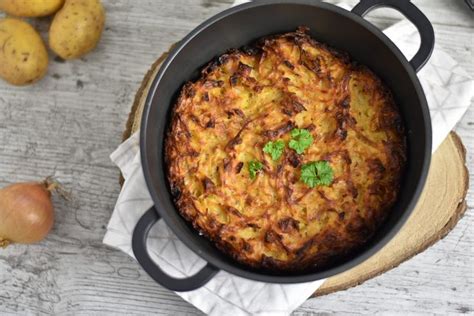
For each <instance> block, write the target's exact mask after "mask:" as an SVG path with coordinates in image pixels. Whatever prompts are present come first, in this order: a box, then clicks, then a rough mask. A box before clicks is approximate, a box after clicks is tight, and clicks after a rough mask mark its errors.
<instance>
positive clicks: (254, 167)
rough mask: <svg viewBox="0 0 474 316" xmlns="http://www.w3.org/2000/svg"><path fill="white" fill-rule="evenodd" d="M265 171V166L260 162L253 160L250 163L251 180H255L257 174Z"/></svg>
mask: <svg viewBox="0 0 474 316" xmlns="http://www.w3.org/2000/svg"><path fill="white" fill-rule="evenodd" d="M262 169H263V164H262V163H261V162H260V161H258V160H252V161H250V162H249V173H250V179H252V180H253V179H255V177H256V176H257V173H258V172H259V171H260V170H262Z"/></svg>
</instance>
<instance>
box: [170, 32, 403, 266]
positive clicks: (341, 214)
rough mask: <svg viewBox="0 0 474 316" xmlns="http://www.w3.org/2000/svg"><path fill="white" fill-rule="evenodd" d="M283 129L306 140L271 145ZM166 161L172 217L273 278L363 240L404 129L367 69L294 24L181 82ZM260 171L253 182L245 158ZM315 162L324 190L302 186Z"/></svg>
mask: <svg viewBox="0 0 474 316" xmlns="http://www.w3.org/2000/svg"><path fill="white" fill-rule="evenodd" d="M294 128H305V129H307V130H310V132H311V134H312V136H313V138H314V142H313V144H312V145H311V146H310V147H309V148H308V149H307V150H306V151H305V152H304V153H303V154H302V155H298V154H296V152H294V151H293V150H291V149H289V148H288V146H286V147H285V150H284V153H283V156H282V157H281V158H280V159H279V160H277V161H276V162H275V161H273V160H272V159H271V158H270V156H269V155H267V154H265V153H264V152H263V151H262V148H263V147H264V145H265V144H266V143H267V142H268V141H270V140H283V141H284V142H285V143H286V144H287V143H288V141H289V140H290V132H291V130H292V129H294ZM165 146H166V148H165V158H166V162H167V166H168V169H169V170H168V171H169V180H170V184H171V190H172V193H173V195H174V198H175V203H176V206H177V208H178V209H179V211H180V213H181V214H182V215H183V217H184V218H186V219H187V220H188V221H190V222H191V223H192V224H193V225H194V227H195V228H196V229H197V230H199V231H200V232H202V233H203V234H204V235H206V236H207V237H208V238H210V239H211V240H212V241H213V242H214V243H215V244H216V245H217V246H218V247H219V248H220V249H222V250H223V251H225V252H226V253H228V254H229V255H231V256H232V257H233V258H234V259H236V260H238V261H239V262H241V263H244V264H247V265H249V266H252V267H255V268H266V269H272V270H277V271H291V270H303V269H307V268H311V269H313V268H315V267H316V268H317V267H319V266H322V265H324V264H326V263H328V262H330V261H331V260H333V259H334V258H338V257H340V256H344V255H346V254H348V253H351V252H352V251H354V250H356V249H357V248H358V247H360V246H361V245H363V244H364V243H365V242H366V241H367V240H368V239H369V238H370V237H371V236H372V234H373V233H374V232H375V230H376V229H377V228H378V226H379V225H380V223H381V222H382V221H383V220H384V218H385V217H386V215H387V213H388V212H389V210H390V208H391V206H392V205H393V203H394V201H395V200H396V198H397V194H398V191H399V183H400V175H401V173H402V169H403V166H404V164H405V159H406V158H405V151H406V146H405V141H404V136H403V125H402V121H401V119H400V116H399V114H398V110H397V107H396V106H395V104H394V102H393V98H392V96H391V94H390V92H389V91H388V90H387V88H386V87H385V86H384V85H383V84H382V83H381V81H380V80H379V79H378V78H377V77H376V76H375V75H374V74H373V73H372V72H371V71H369V70H368V69H367V68H365V67H361V66H358V65H355V64H353V63H351V61H350V59H349V57H348V56H347V55H345V54H343V53H340V52H337V51H335V50H334V49H332V48H329V47H327V46H325V45H323V44H321V43H318V42H316V41H315V40H313V39H311V38H310V37H309V36H308V35H307V34H306V32H305V30H304V29H299V30H298V31H296V32H293V33H287V34H283V35H279V36H273V37H269V38H266V39H263V40H261V41H260V42H259V43H258V44H257V45H256V46H255V47H253V48H243V49H241V50H232V51H230V52H229V53H227V54H224V55H222V56H220V57H219V58H218V59H217V60H216V61H214V62H212V63H210V64H209V65H208V66H207V67H206V68H205V69H204V70H203V72H202V75H201V77H200V79H199V80H197V81H196V82H194V83H187V84H186V85H185V86H184V87H183V90H182V92H181V94H180V97H179V99H178V101H177V104H176V106H175V108H174V113H173V118H172V121H171V127H170V129H169V132H168V135H167V139H166V144H165ZM251 160H258V161H261V162H262V163H263V171H262V172H260V173H259V174H258V176H257V177H256V178H255V179H254V180H252V179H251V178H250V176H249V171H248V163H249V161H251ZM319 160H326V161H328V162H329V164H330V165H331V167H332V169H333V170H334V181H333V183H332V184H331V185H330V186H327V187H324V186H320V187H315V188H313V189H311V188H309V187H308V186H306V185H305V184H304V183H302V182H301V181H300V180H299V178H300V167H301V165H302V164H304V163H307V162H311V161H319Z"/></svg>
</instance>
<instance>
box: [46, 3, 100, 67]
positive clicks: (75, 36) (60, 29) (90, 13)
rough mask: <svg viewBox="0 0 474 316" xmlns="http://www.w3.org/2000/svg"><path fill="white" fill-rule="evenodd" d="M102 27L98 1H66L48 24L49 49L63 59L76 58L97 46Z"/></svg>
mask: <svg viewBox="0 0 474 316" xmlns="http://www.w3.org/2000/svg"><path fill="white" fill-rule="evenodd" d="M104 23H105V12H104V8H103V6H102V4H101V3H100V1H99V0H67V1H66V3H65V4H64V7H63V8H62V9H61V10H59V12H58V13H57V14H56V16H55V17H54V19H53V22H52V24H51V28H50V30H49V45H50V47H51V49H52V50H53V51H54V52H55V53H56V54H58V55H59V56H60V57H61V58H63V59H74V58H79V57H81V56H83V55H85V54H87V53H89V52H90V51H91V50H93V49H94V48H95V47H96V46H97V43H98V42H99V40H100V37H101V35H102V31H103V29H104Z"/></svg>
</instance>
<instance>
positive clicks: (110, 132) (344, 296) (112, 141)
mask: <svg viewBox="0 0 474 316" xmlns="http://www.w3.org/2000/svg"><path fill="white" fill-rule="evenodd" d="M104 2H105V7H106V10H107V28H106V31H105V33H104V36H103V40H102V41H101V43H100V45H99V47H98V49H97V50H96V51H95V52H94V53H92V54H90V55H88V56H86V57H85V58H83V59H81V60H77V61H73V62H67V63H61V62H59V61H57V60H56V61H55V60H54V59H53V56H52V58H51V59H52V60H51V63H50V69H49V74H48V76H47V77H46V78H45V79H44V80H42V81H41V82H40V83H38V84H36V85H34V86H31V87H26V88H14V87H12V86H9V85H7V84H5V83H3V82H0V187H1V186H4V185H7V184H10V183H14V182H18V181H30V180H41V179H42V178H44V177H46V176H48V175H54V176H56V177H58V178H59V179H60V180H61V181H62V182H63V183H64V184H65V185H66V186H67V187H68V188H69V189H71V190H72V192H73V194H74V196H75V197H76V199H77V200H78V204H77V205H70V204H67V203H65V202H63V201H61V200H59V199H56V200H55V203H56V206H57V210H56V216H57V219H56V224H55V227H54V230H53V231H52V233H51V235H50V236H49V237H48V238H47V240H46V241H44V242H42V243H40V244H38V245H33V246H20V245H15V246H12V247H10V248H8V249H7V250H0V314H21V315H25V314H43V313H47V314H50V313H54V314H79V315H80V314H82V315H92V314H96V315H104V314H122V313H123V314H149V313H150V314H151V313H156V314H164V315H170V314H173V315H198V314H200V312H199V311H198V310H197V309H195V308H194V307H193V306H191V305H189V304H188V303H186V302H185V301H183V300H182V299H180V298H179V297H178V296H177V295H175V294H174V293H172V292H170V291H167V290H165V289H163V288H161V287H160V286H159V285H157V284H156V283H155V282H153V281H152V280H151V279H150V278H149V277H148V276H147V275H146V274H145V273H144V272H143V270H142V269H141V268H140V267H139V266H138V265H137V264H136V263H135V262H134V260H132V259H130V258H129V257H127V256H126V255H125V254H123V253H121V252H118V251H116V250H113V249H110V248H108V247H106V246H104V245H102V243H101V240H102V237H103V235H104V232H105V228H106V225H107V222H108V219H109V217H110V215H111V212H112V209H113V206H114V203H115V200H116V198H117V195H118V193H119V190H120V187H119V185H118V176H119V173H118V170H117V169H116V168H115V167H114V166H113V165H112V163H111V162H110V161H109V158H108V157H109V154H110V153H111V152H112V151H113V150H114V149H115V148H116V147H117V146H118V145H119V143H120V141H121V134H122V131H123V129H124V124H125V121H126V119H127V116H128V113H129V110H130V106H131V104H132V100H133V97H134V94H135V91H136V90H137V88H138V87H139V85H140V82H141V80H142V77H143V74H144V73H145V72H146V71H147V70H148V67H149V65H150V64H151V63H152V62H153V61H154V60H155V59H156V58H157V57H158V56H159V55H160V53H161V52H162V51H164V50H166V49H167V48H168V47H169V46H170V45H171V44H172V43H173V42H174V41H176V40H177V39H180V38H182V37H183V36H184V35H185V34H186V33H188V32H189V31H190V30H191V29H193V28H194V27H195V26H196V25H197V24H198V23H200V22H202V21H203V20H204V19H206V18H208V17H210V16H211V15H213V14H215V13H217V12H219V11H221V10H223V9H225V8H227V7H229V5H230V3H231V2H232V0H173V1H171V0H170V1H168V0H159V1H152V0H148V1H145V0H138V1H137V0H117V1H112V0H109V1H104ZM332 2H336V0H334V1H332ZM347 2H348V3H349V4H351V5H353V4H355V2H356V1H355V0H354V1H351V0H348V1H347ZM413 2H414V3H415V4H417V5H418V6H419V7H420V8H421V9H422V10H423V11H424V12H425V13H426V14H427V15H428V17H429V18H430V19H431V21H432V22H433V24H434V26H435V30H436V36H437V45H440V46H443V47H444V48H445V49H446V50H447V51H448V52H449V53H450V54H451V55H452V56H453V57H455V58H456V60H458V61H459V62H460V63H461V64H462V65H463V66H464V67H465V68H466V69H467V70H468V71H469V72H470V73H471V74H473V73H474V62H473V58H472V57H473V56H472V54H473V34H474V30H473V29H474V19H473V14H472V13H471V12H470V11H469V10H468V9H467V6H466V5H465V3H464V2H463V1H462V0H413ZM399 19H401V15H400V14H398V13H395V12H394V11H391V10H388V9H387V10H379V11H377V12H374V13H373V14H370V20H371V21H373V22H374V23H376V24H377V25H379V26H381V27H385V26H388V25H390V24H392V23H394V22H396V21H397V20H399ZM46 22H47V20H42V21H39V22H36V25H37V27H38V28H39V29H40V30H42V32H43V34H44V35H45V36H46V35H47V34H46V32H45V31H46V30H47V23H46ZM473 114H474V109H473V107H472V106H471V108H470V110H469V112H468V114H466V116H465V117H464V119H463V120H462V121H461V123H460V124H459V125H458V126H457V128H456V130H457V132H458V133H459V134H460V135H461V137H462V139H463V141H464V144H465V145H466V147H467V148H468V160H469V167H470V169H471V170H473V168H474V165H473V161H474V157H473V153H474V117H473ZM470 179H471V182H474V181H473V180H474V179H473V177H472V175H471V177H470ZM468 200H469V205H470V207H469V210H468V212H467V214H466V216H465V217H464V218H463V219H462V220H461V222H460V223H459V224H458V226H457V227H456V228H455V229H454V230H453V231H452V232H451V233H450V234H449V236H448V237H447V238H445V239H444V240H442V241H441V242H439V243H437V244H436V245H435V246H434V247H432V248H430V249H429V250H427V251H426V252H424V253H422V254H420V255H418V256H416V257H415V258H413V259H412V260H410V261H408V262H406V263H404V264H402V265H401V266H400V267H398V268H396V269H394V270H392V271H390V272H388V273H386V274H384V275H382V276H380V277H377V278H375V279H373V280H370V281H368V282H366V283H365V284H363V285H361V286H359V287H357V288H353V289H350V290H348V291H345V292H341V293H337V294H332V295H329V296H325V297H321V298H316V299H311V300H308V301H307V302H306V303H305V304H304V305H303V306H301V308H300V309H298V310H297V311H296V312H295V315H313V314H314V315H327V314H338V315H345V314H348V315H349V314H367V315H375V314H378V313H381V314H403V315H406V314H439V315H447V314H458V313H459V314H462V313H464V314H473V313H474V301H473V300H474V298H473V291H474V278H473V277H474V276H473V266H474V251H473V246H472V244H473V228H472V227H473V224H474V215H473V214H472V205H473V203H474V192H473V189H472V186H471V188H470V190H469V195H468Z"/></svg>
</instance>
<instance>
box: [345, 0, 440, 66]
mask: <svg viewBox="0 0 474 316" xmlns="http://www.w3.org/2000/svg"><path fill="white" fill-rule="evenodd" d="M379 7H390V8H393V9H395V10H397V11H398V12H400V13H401V14H403V15H404V16H405V17H406V18H408V20H410V21H411V22H412V23H413V24H414V25H415V26H416V28H417V29H418V32H420V37H421V45H420V49H419V50H418V52H417V53H416V55H415V56H414V57H413V59H412V60H411V61H410V64H411V65H412V67H413V68H414V69H415V71H416V72H418V71H419V70H420V69H421V68H423V66H424V65H425V64H426V62H427V61H428V59H430V57H431V53H432V52H433V48H434V43H435V36H434V30H433V25H431V22H430V21H429V20H428V18H427V17H426V16H425V15H424V14H423V13H422V12H421V11H420V9H418V8H417V7H416V6H415V5H414V4H413V3H411V2H410V0H361V1H360V3H359V4H357V5H356V6H355V7H354V8H353V9H352V12H353V13H355V14H357V15H359V16H361V17H364V16H365V15H366V14H367V13H369V12H370V11H372V10H374V9H377V8H379Z"/></svg>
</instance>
